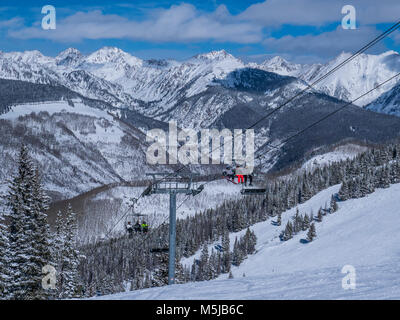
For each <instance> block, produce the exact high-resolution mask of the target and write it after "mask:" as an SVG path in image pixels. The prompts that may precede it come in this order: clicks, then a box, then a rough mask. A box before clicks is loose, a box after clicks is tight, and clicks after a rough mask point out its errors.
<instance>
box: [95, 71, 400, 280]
mask: <svg viewBox="0 0 400 320" xmlns="http://www.w3.org/2000/svg"><path fill="white" fill-rule="evenodd" d="M398 76H400V72H399V73H397V74H396V75H394V76H392V77H390V78H389V79H387V80H385V81H383V82H381V83H380V84H378V85H377V86H375V87H374V88H373V89H371V90H369V91H367V92H366V93H364V94H362V95H360V96H359V97H357V98H355V99H354V100H352V101H351V102H348V103H346V104H344V105H343V106H341V107H340V108H339V109H336V110H335V111H333V112H331V113H329V114H328V115H326V116H324V117H322V118H321V119H319V120H318V121H315V122H314V123H312V124H311V125H309V126H307V127H306V128H304V129H302V130H300V131H298V132H297V133H295V134H293V135H292V136H290V137H289V138H287V139H285V140H284V141H283V142H282V143H281V144H279V145H278V146H271V148H275V149H279V148H280V147H281V146H282V145H283V144H285V143H286V142H287V141H289V140H291V139H293V138H294V137H296V136H299V135H300V134H302V133H304V132H305V131H306V130H309V129H310V128H312V127H314V126H315V125H317V124H318V123H321V122H322V121H324V120H326V119H327V118H329V117H331V116H333V115H334V114H336V113H338V112H339V111H341V110H343V109H344V108H346V107H347V106H349V105H351V104H353V103H354V102H355V101H357V100H359V99H361V98H362V97H364V96H366V95H367V94H369V93H371V92H373V91H374V90H376V89H378V88H379V87H381V86H383V85H385V84H386V83H388V82H389V81H391V80H393V79H395V78H396V77H398ZM269 151H271V150H269ZM269 151H267V152H269ZM210 182H211V181H208V182H205V183H204V185H205V184H208V183H210ZM188 199H189V195H188V196H186V198H185V199H184V200H183V201H182V202H181V203H180V204H179V206H178V207H177V209H179V208H180V207H181V206H182V205H183V204H184V203H185V202H186V201H187V200H188ZM168 220H169V218H168V219H166V220H164V222H162V223H161V224H160V225H159V226H158V227H161V226H163V225H165V224H166V223H167V222H168ZM148 237H149V236H146V237H145V238H144V239H143V240H142V242H141V243H140V244H143V243H144V242H145V241H146V240H147V239H148ZM120 263H121V262H119V263H118V264H117V266H118V265H119V264H120ZM104 279H105V277H104ZM102 280H103V279H102Z"/></svg>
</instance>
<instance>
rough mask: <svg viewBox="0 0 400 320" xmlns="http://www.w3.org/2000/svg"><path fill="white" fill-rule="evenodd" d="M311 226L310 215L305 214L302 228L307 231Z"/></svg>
mask: <svg viewBox="0 0 400 320" xmlns="http://www.w3.org/2000/svg"><path fill="white" fill-rule="evenodd" d="M309 227H310V220H309V217H308V215H307V214H305V215H304V218H303V228H302V230H303V231H306V230H307V229H308V228H309Z"/></svg>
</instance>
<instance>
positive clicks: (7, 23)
mask: <svg viewBox="0 0 400 320" xmlns="http://www.w3.org/2000/svg"><path fill="white" fill-rule="evenodd" d="M23 23H24V20H23V19H22V18H20V17H15V18H11V19H9V20H3V21H0V28H16V27H21V26H22V25H23Z"/></svg>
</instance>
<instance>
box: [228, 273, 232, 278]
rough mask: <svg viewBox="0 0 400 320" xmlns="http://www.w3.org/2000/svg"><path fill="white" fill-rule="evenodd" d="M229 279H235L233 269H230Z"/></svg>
mask: <svg viewBox="0 0 400 320" xmlns="http://www.w3.org/2000/svg"><path fill="white" fill-rule="evenodd" d="M228 279H233V274H232V271H229V277H228Z"/></svg>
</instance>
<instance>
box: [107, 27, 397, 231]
mask: <svg viewBox="0 0 400 320" xmlns="http://www.w3.org/2000/svg"><path fill="white" fill-rule="evenodd" d="M399 27H400V21H398V22H397V23H395V24H394V25H392V26H391V27H390V28H388V29H387V30H385V31H384V32H383V33H381V34H380V35H379V36H377V37H376V38H375V39H373V40H372V41H370V42H369V43H367V44H366V45H365V46H364V47H362V48H361V49H360V50H358V51H357V52H356V53H354V54H352V55H351V56H350V57H349V58H347V59H345V60H344V61H343V62H341V63H340V64H339V65H337V66H336V67H334V68H333V69H331V70H330V71H329V72H327V73H326V74H325V75H323V76H321V77H320V78H318V79H317V80H316V81H314V82H313V83H311V84H308V85H307V86H306V88H304V89H303V90H301V91H300V92H298V93H297V94H295V95H294V96H293V97H291V98H289V99H288V100H286V101H285V102H284V103H282V104H281V105H280V106H278V107H277V108H275V109H274V110H272V111H271V112H269V113H268V114H267V115H265V116H263V117H262V118H261V119H259V120H258V121H256V122H255V123H254V124H252V125H251V126H250V127H248V128H247V129H251V128H253V127H255V126H256V125H257V124H258V123H260V122H261V121H263V120H265V119H266V118H268V117H270V116H271V115H272V114H274V113H275V112H277V111H278V110H280V109H281V108H283V107H284V106H286V105H287V104H289V103H290V102H292V101H293V100H295V99H296V98H297V97H299V96H301V95H302V94H303V93H305V92H306V91H308V90H309V89H311V88H312V87H313V86H314V85H315V84H317V83H319V82H321V81H322V80H324V79H326V78H327V77H328V76H330V75H331V74H333V73H334V72H336V71H337V70H339V69H341V68H342V67H343V66H344V65H346V64H347V63H349V62H351V61H352V60H353V59H355V58H356V57H357V56H359V55H360V54H361V53H363V52H365V51H366V50H367V49H369V48H371V47H373V46H374V45H375V44H376V43H378V42H379V41H381V40H382V39H384V38H386V37H387V36H388V35H390V34H391V33H393V32H394V31H395V30H397V29H398V28H399ZM398 75H399V74H397V75H396V76H398ZM396 76H394V77H392V78H390V79H388V80H386V81H385V82H384V83H381V84H380V85H378V86H375V87H374V89H371V90H370V91H368V92H367V93H365V94H363V95H362V96H360V97H358V98H357V99H355V100H353V101H352V102H351V103H353V102H354V101H356V100H358V99H360V98H361V97H363V96H365V95H366V94H368V93H370V92H372V91H374V90H375V89H377V88H379V87H380V86H382V85H383V84H385V83H387V82H389V81H390V80H392V79H393V78H395V77H396ZM351 103H349V104H346V105H345V106H343V107H341V108H339V109H338V110H336V111H335V112H334V113H332V114H331V115H333V114H335V113H337V112H339V111H340V110H342V109H344V108H345V107H347V106H348V105H350V104H351ZM331 115H327V116H325V117H323V118H322V119H320V120H319V121H317V122H316V123H314V124H312V125H311V126H309V127H310V128H311V127H313V126H315V125H316V124H318V123H319V122H321V121H324V120H325V119H327V118H328V117H329V116H331ZM308 129H309V128H305V129H303V130H301V131H300V132H298V133H296V134H295V135H293V136H291V137H289V138H288V139H286V140H285V141H283V142H282V143H281V144H280V145H278V146H276V147H273V146H271V148H279V147H281V146H282V144H284V143H286V142H287V141H289V140H290V139H292V138H294V137H295V136H298V135H300V134H301V133H303V132H304V131H306V130H308ZM224 144H225V140H224V141H223V143H222V146H224ZM212 151H214V150H212ZM269 151H270V150H269ZM269 151H267V152H269ZM186 167H187V165H182V166H181V167H180V168H179V169H177V170H175V171H174V172H172V173H171V174H169V175H166V176H165V177H163V178H160V179H158V181H154V182H151V183H150V186H149V187H152V186H153V185H154V184H156V183H159V182H162V181H163V180H164V179H167V178H169V177H171V176H173V175H175V174H177V173H179V172H180V171H182V170H183V169H184V168H186ZM209 182H211V181H208V182H205V183H204V185H205V184H208V183H209ZM145 191H146V189H145V190H144V191H143V192H142V194H140V196H139V197H138V198H137V199H136V202H137V201H139V199H141V198H142V197H143V196H144V195H145ZM185 201H186V200H184V201H183V202H185ZM183 202H182V203H181V204H180V206H181V205H183ZM128 211H129V210H127V211H126V212H125V213H124V215H123V216H122V217H121V218H120V219H119V221H118V223H119V222H120V221H121V220H122V219H123V217H125V216H126V214H127V213H128ZM165 222H166V221H165ZM165 222H163V223H162V224H161V225H163V224H165ZM118 223H117V224H118ZM117 224H115V225H114V226H113V228H112V229H111V230H113V229H114V228H115V226H116V225H117ZM161 225H160V226H161ZM109 234H110V231H109V232H108V235H109ZM108 235H107V237H108Z"/></svg>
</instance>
